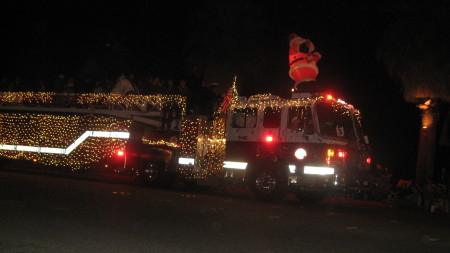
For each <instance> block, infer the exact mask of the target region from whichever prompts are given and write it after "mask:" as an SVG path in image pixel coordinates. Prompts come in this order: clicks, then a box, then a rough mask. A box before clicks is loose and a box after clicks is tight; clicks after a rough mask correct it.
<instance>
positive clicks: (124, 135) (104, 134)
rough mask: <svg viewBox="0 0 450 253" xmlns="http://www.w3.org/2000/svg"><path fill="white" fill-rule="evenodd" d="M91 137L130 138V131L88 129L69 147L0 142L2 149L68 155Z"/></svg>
mask: <svg viewBox="0 0 450 253" xmlns="http://www.w3.org/2000/svg"><path fill="white" fill-rule="evenodd" d="M89 137H100V138H117V139H128V138H130V133H128V132H106V131H86V132H84V133H83V134H82V135H81V136H80V137H78V139H76V140H75V141H74V142H73V143H72V144H70V145H69V147H67V148H49V147H32V146H22V145H6V144H0V149H1V150H15V151H25V152H35V153H51V154H61V155H68V154H70V153H71V152H72V151H73V150H74V149H75V148H77V147H78V146H79V145H80V144H81V143H83V142H84V141H85V140H86V139H87V138H89Z"/></svg>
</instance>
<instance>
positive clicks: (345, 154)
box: [338, 150, 347, 158]
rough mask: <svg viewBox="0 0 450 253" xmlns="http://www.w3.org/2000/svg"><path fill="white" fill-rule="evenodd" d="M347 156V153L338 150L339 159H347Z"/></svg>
mask: <svg viewBox="0 0 450 253" xmlns="http://www.w3.org/2000/svg"><path fill="white" fill-rule="evenodd" d="M346 156H347V152H345V151H342V150H338V157H339V158H345V157H346Z"/></svg>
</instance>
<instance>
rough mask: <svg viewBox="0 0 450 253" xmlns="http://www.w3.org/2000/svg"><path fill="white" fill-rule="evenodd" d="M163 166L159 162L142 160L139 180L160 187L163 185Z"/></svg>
mask: <svg viewBox="0 0 450 253" xmlns="http://www.w3.org/2000/svg"><path fill="white" fill-rule="evenodd" d="M162 170H163V168H162V166H161V164H160V163H157V162H153V161H144V164H143V167H142V170H141V173H140V175H139V177H140V180H141V181H142V182H143V183H144V184H145V185H147V186H151V187H160V186H162V185H163V172H162Z"/></svg>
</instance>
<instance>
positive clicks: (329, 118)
mask: <svg viewBox="0 0 450 253" xmlns="http://www.w3.org/2000/svg"><path fill="white" fill-rule="evenodd" d="M0 95H1V96H0V97H1V99H0V101H1V104H0V126H1V127H0V132H1V135H0V138H1V139H0V141H1V142H0V156H1V157H3V158H6V159H16V160H17V159H18V160H27V161H29V162H31V163H33V164H38V165H41V166H42V165H44V166H45V167H46V168H47V169H48V168H55V170H57V169H58V168H67V169H69V170H71V171H73V172H74V173H76V172H79V171H95V172H99V173H104V174H117V175H129V176H133V177H136V178H137V179H139V180H140V181H142V182H145V183H146V184H149V185H153V186H155V185H163V184H165V183H169V182H173V180H175V179H180V180H184V181H186V182H187V181H189V182H196V183H197V184H201V185H209V186H224V185H230V186H246V187H248V188H249V189H251V191H252V192H253V193H254V195H255V196H256V197H257V198H259V199H277V198H281V197H282V196H283V195H284V194H285V193H287V192H293V193H295V194H297V195H298V196H299V197H302V198H308V197H312V196H315V197H316V196H321V195H320V193H324V192H325V191H327V190H330V189H335V188H336V187H345V186H348V185H350V184H352V183H353V182H354V180H355V179H354V175H356V174H357V173H358V172H359V171H363V170H367V169H368V166H369V165H370V156H369V153H370V152H369V147H368V141H367V137H366V136H365V135H364V133H363V131H362V128H361V121H360V117H361V116H360V113H359V111H358V110H357V109H355V108H354V107H353V106H352V105H350V104H347V103H345V102H344V101H342V100H339V99H335V98H333V97H331V96H324V95H323V94H316V93H299V94H293V96H292V98H289V99H284V98H280V97H278V96H275V95H270V94H261V95H254V96H251V97H249V98H245V97H241V96H232V98H231V100H230V103H229V106H228V107H227V108H226V110H223V111H221V112H218V113H216V114H215V115H214V116H213V117H206V116H202V115H186V107H185V104H186V100H185V98H184V97H180V96H175V95H173V96H170V95H167V96H160V95H154V96H144V95H128V96H122V95H118V94H54V93H33V92H15V93H13V92H4V93H1V94H0ZM235 95H237V94H236V93H235ZM222 109H223V108H222Z"/></svg>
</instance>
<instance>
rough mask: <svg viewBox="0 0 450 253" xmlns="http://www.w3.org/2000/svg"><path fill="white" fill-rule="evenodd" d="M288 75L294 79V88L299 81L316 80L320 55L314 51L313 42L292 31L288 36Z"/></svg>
mask: <svg viewBox="0 0 450 253" xmlns="http://www.w3.org/2000/svg"><path fill="white" fill-rule="evenodd" d="M289 46H290V48H289V66H290V69H289V76H290V77H291V78H292V79H293V80H294V81H295V85H294V88H297V85H298V84H299V83H301V82H307V81H314V80H316V77H317V74H318V73H319V69H318V68H317V66H316V64H317V62H318V61H319V60H320V58H321V55H320V54H319V53H318V52H314V50H315V47H314V44H313V43H312V42H311V41H310V40H308V39H304V38H302V37H300V36H298V35H297V34H295V33H292V34H291V35H290V36H289Z"/></svg>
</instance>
